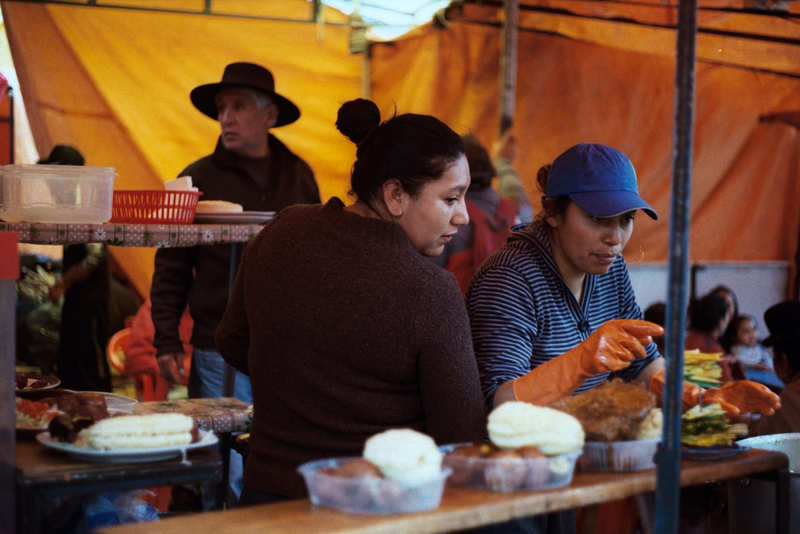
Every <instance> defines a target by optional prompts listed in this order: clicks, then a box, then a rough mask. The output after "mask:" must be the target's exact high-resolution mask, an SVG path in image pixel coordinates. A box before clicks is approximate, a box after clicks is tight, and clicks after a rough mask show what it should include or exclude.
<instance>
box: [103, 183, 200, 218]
mask: <svg viewBox="0 0 800 534" xmlns="http://www.w3.org/2000/svg"><path fill="white" fill-rule="evenodd" d="M202 194H203V193H201V192H199V191H145V190H141V191H114V199H113V201H112V204H111V221H110V222H112V223H135V224H192V220H193V219H194V211H195V209H196V208H197V199H198V198H200V195H202Z"/></svg>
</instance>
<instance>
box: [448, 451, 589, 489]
mask: <svg viewBox="0 0 800 534" xmlns="http://www.w3.org/2000/svg"><path fill="white" fill-rule="evenodd" d="M456 447H457V445H446V446H444V447H441V448H440V449H441V450H442V452H444V453H445V457H444V460H443V461H442V465H443V466H444V467H449V468H450V469H452V470H453V474H452V475H451V476H450V478H449V479H448V484H449V485H451V486H469V487H473V488H480V489H488V490H491V491H498V492H509V491H522V490H539V489H548V488H559V487H561V486H566V485H567V484H569V483H570V482H572V474H573V472H574V471H575V460H577V459H578V456H580V454H581V451H580V450H577V451H573V452H570V453H566V454H560V455H556V456H543V457H541V458H519V459H517V458H501V459H491V458H470V457H466V456H460V455H457V454H452V452H453V450H454V449H455V448H456Z"/></svg>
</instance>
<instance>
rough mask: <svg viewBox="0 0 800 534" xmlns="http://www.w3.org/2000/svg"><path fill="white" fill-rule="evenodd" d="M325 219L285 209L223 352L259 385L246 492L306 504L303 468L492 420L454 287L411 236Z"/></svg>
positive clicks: (223, 331)
mask: <svg viewBox="0 0 800 534" xmlns="http://www.w3.org/2000/svg"><path fill="white" fill-rule="evenodd" d="M343 208H344V206H343V204H342V202H341V201H340V200H339V199H337V198H333V199H331V200H330V201H329V202H328V203H327V204H325V205H324V206H322V205H316V206H292V207H290V208H287V209H285V210H283V211H282V212H281V213H280V214H279V215H278V216H277V217H276V218H275V219H274V220H273V221H271V222H270V224H268V225H267V226H266V227H265V228H264V230H263V231H262V232H261V233H260V234H259V235H258V236H257V237H256V238H255V239H254V240H253V241H252V242H251V243H250V245H249V246H248V247H247V250H246V251H245V256H244V259H243V262H242V264H241V268H240V270H239V275H238V277H237V279H236V285H235V287H234V292H233V295H232V296H231V300H230V302H229V304H228V308H227V310H226V312H225V315H224V317H223V319H222V322H221V323H220V326H219V328H218V329H217V336H216V341H217V347H218V349H219V351H220V352H221V353H222V355H223V357H224V358H225V359H226V360H227V361H228V362H229V363H230V364H231V365H233V366H234V367H236V368H238V369H239V370H241V371H243V372H245V373H248V372H249V374H250V379H251V381H252V384H253V399H254V405H255V407H254V412H255V416H254V419H253V425H252V431H251V437H250V450H249V453H248V458H247V465H246V466H245V478H244V485H245V487H247V488H250V489H253V490H257V491H264V492H271V493H278V494H282V495H286V496H289V497H300V496H303V495H305V486H304V484H303V482H302V479H301V477H300V476H299V475H298V474H297V472H296V468H297V466H298V465H299V464H301V463H303V462H306V461H309V460H313V459H319V458H326V457H333V456H354V455H355V456H358V455H361V452H362V449H363V446H364V441H365V440H366V439H367V438H368V437H369V436H371V435H372V434H375V433H377V432H381V431H383V430H386V429H387V428H398V427H408V428H414V429H416V430H419V431H421V432H425V433H427V434H429V435H430V436H431V437H433V438H434V439H435V440H436V442H437V443H439V444H443V443H451V442H458V441H465V440H476V439H480V438H481V437H482V436H483V435H484V430H485V425H486V420H485V414H484V407H483V399H482V397H481V392H480V386H479V382H478V369H477V366H476V363H475V357H474V355H473V351H472V341H471V336H470V330H469V320H468V318H467V314H466V311H465V308H464V303H463V300H462V297H461V292H460V291H459V289H458V285H457V284H456V282H455V280H454V278H453V277H452V275H450V274H449V273H447V272H446V271H444V270H443V269H441V268H440V267H439V266H437V265H435V264H434V263H433V262H431V261H430V260H429V259H427V258H425V257H424V256H422V255H421V254H419V253H418V252H417V251H416V250H415V249H414V248H413V247H412V245H411V243H410V241H409V240H408V238H407V237H406V235H405V233H404V232H403V230H402V229H401V228H400V226H399V225H397V224H394V223H391V222H387V221H383V220H379V219H370V218H365V217H361V216H359V215H356V214H353V213H350V212H347V211H345V210H344V209H343Z"/></svg>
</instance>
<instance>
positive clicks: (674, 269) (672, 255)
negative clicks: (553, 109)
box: [655, 0, 697, 534]
mask: <svg viewBox="0 0 800 534" xmlns="http://www.w3.org/2000/svg"><path fill="white" fill-rule="evenodd" d="M678 11H679V12H678V43H677V65H676V72H675V131H674V133H673V165H672V211H671V212H670V230H669V282H668V284H669V285H668V289H667V311H666V315H667V317H666V326H667V328H666V367H667V370H666V384H665V386H664V398H663V402H662V409H663V410H664V431H663V435H662V440H661V450H660V452H659V455H658V472H657V484H656V520H655V533H656V534H676V533H677V532H678V518H679V516H680V514H679V512H680V476H681V394H682V389H683V348H684V335H685V332H686V303H687V299H686V290H687V286H688V283H687V282H688V278H689V208H690V203H689V200H690V185H691V167H692V139H693V133H694V63H695V38H696V35H697V0H680V4H679V7H678Z"/></svg>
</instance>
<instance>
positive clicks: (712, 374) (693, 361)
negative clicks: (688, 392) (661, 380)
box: [683, 349, 722, 387]
mask: <svg viewBox="0 0 800 534" xmlns="http://www.w3.org/2000/svg"><path fill="white" fill-rule="evenodd" d="M720 358H722V354H720V353H718V352H711V353H704V352H700V351H699V350H697V349H695V350H685V351H683V377H684V378H685V379H686V380H688V381H689V382H693V383H695V384H697V385H699V386H702V387H717V386H719V385H720V384H721V383H722V367H720V364H719V362H720Z"/></svg>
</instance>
